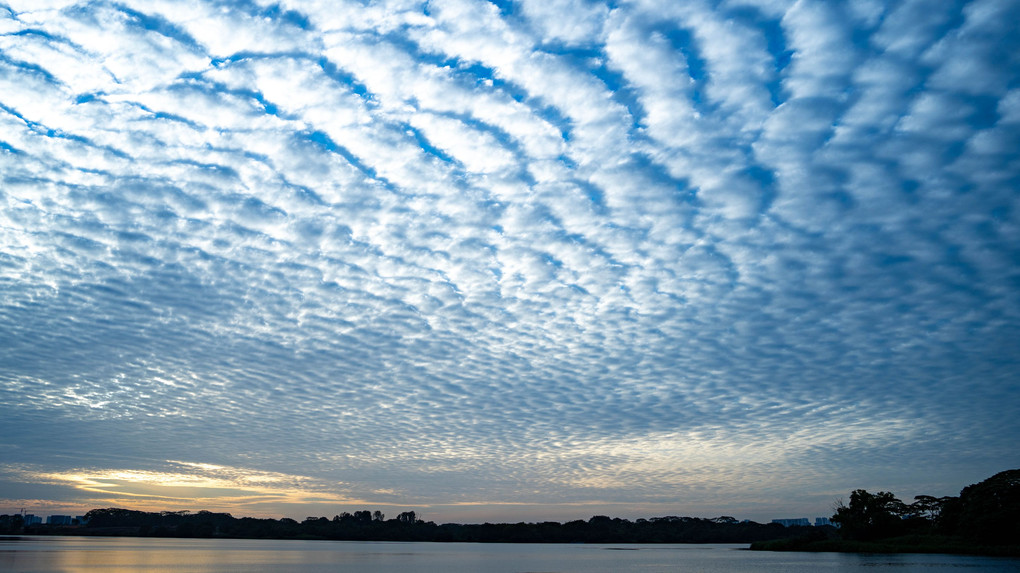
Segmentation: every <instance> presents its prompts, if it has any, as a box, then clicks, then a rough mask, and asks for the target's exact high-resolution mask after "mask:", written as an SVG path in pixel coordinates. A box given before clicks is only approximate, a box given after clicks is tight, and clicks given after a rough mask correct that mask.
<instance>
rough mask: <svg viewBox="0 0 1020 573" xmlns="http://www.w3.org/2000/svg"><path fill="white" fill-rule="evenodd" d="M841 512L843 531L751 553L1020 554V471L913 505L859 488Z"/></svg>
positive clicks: (757, 546)
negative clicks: (958, 493) (950, 494)
mask: <svg viewBox="0 0 1020 573" xmlns="http://www.w3.org/2000/svg"><path fill="white" fill-rule="evenodd" d="M835 509H836V513H835V515H833V516H832V522H833V523H834V524H836V525H837V527H838V529H833V530H829V531H822V530H817V529H816V530H812V531H809V532H806V533H804V534H800V535H795V536H791V537H787V538H786V539H780V540H771V541H759V542H754V543H752V544H751V549H753V550H760V551H839V552H852V553H958V554H971V555H993V556H1020V469H1014V470H1007V471H1004V472H999V473H997V474H995V475H994V476H992V477H990V478H988V479H986V480H984V481H982V482H980V483H976V484H973V485H970V486H967V487H965V488H963V490H962V491H961V492H960V495H959V496H946V497H933V496H930V495H919V496H916V497H915V498H914V502H913V503H910V504H907V503H904V502H902V501H900V500H899V499H897V498H896V496H894V495H893V494H892V493H890V492H887V491H880V492H878V493H869V492H868V491H866V490H863V489H858V490H854V491H853V492H852V493H851V494H850V501H849V503H843V502H842V501H839V502H837V504H836V508H835Z"/></svg>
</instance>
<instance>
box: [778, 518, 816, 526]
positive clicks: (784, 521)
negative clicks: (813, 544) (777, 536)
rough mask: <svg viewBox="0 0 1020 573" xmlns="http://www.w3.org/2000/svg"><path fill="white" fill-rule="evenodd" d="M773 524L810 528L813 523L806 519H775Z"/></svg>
mask: <svg viewBox="0 0 1020 573" xmlns="http://www.w3.org/2000/svg"><path fill="white" fill-rule="evenodd" d="M772 523H778V524H779V525H782V526H783V527H793V526H794V525H807V526H810V525H811V522H810V521H808V518H806V517H794V518H792V519H773V520H772Z"/></svg>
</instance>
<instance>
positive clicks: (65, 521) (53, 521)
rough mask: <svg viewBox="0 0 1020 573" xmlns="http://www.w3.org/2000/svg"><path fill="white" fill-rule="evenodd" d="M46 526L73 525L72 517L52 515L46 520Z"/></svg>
mask: <svg viewBox="0 0 1020 573" xmlns="http://www.w3.org/2000/svg"><path fill="white" fill-rule="evenodd" d="M46 525H71V516H70V515H51V516H49V517H47V518H46Z"/></svg>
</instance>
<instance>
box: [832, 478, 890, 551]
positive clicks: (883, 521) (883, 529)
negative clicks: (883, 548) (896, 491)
mask: <svg viewBox="0 0 1020 573" xmlns="http://www.w3.org/2000/svg"><path fill="white" fill-rule="evenodd" d="M837 503H838V505H837V506H836V514H835V515H833V516H832V521H833V522H834V523H838V524H839V525H840V535H841V536H842V537H844V538H845V539H858V540H862V541H867V540H872V539H881V538H883V537H891V536H894V535H898V534H900V533H902V532H903V530H904V528H903V524H902V520H901V517H902V516H903V515H905V514H906V512H907V506H906V505H904V503H903V502H902V501H900V500H898V499H896V496H894V495H893V494H891V493H889V492H887V491H880V492H878V493H876V494H872V493H868V492H867V491H866V490H863V489H855V490H854V491H853V492H852V493H851V494H850V503H849V505H843V503H842V501H840V502H837Z"/></svg>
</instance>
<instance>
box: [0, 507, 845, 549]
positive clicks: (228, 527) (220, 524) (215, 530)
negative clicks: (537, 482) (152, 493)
mask: <svg viewBox="0 0 1020 573" xmlns="http://www.w3.org/2000/svg"><path fill="white" fill-rule="evenodd" d="M20 519H21V516H20V515H15V516H6V515H5V516H0V534H26V535H105V536H132V537H219V538H250V539H335V540H349V541H440V542H443V541H446V542H451V541H459V542H480V543H751V542H753V541H767V540H776V539H781V538H783V537H788V536H789V535H790V534H791V533H793V534H795V535H796V534H805V533H806V532H807V531H809V530H813V529H817V528H813V527H792V528H787V527H783V526H782V525H778V524H774V523H773V524H762V523H755V522H751V521H745V522H739V521H737V520H736V519H734V518H732V517H716V518H712V519H705V518H698V517H675V516H669V517H653V518H651V519H638V520H636V521H629V520H626V519H620V518H610V517H606V516H601V515H600V516H595V517H592V518H591V519H589V520H587V521H582V520H577V521H569V522H567V523H558V522H553V521H547V522H542V523H484V524H459V523H446V524H442V525H437V524H436V523H434V522H431V521H423V520H421V519H418V517H417V515H416V514H415V512H413V511H408V512H404V513H401V514H400V515H398V516H397V517H396V518H395V519H385V516H384V515H383V514H382V513H380V512H378V511H376V512H370V511H367V510H366V511H356V512H354V513H347V512H344V513H341V514H339V515H336V516H334V517H333V518H332V519H329V518H326V517H309V518H307V519H305V520H304V521H302V522H300V523H299V522H297V521H295V520H293V519H288V518H283V519H257V518H253V517H242V518H235V517H233V516H231V515H230V514H228V513H212V512H209V511H199V512H198V513H190V512H187V511H162V512H158V513H149V512H143V511H134V510H130V509H120V508H108V509H93V510H92V511H89V512H88V513H87V514H85V519H86V523H85V524H82V525H77V526H52V525H31V526H25V525H24V524H23V523H18V522H19V521H20ZM828 529H832V528H831V527H829V528H828Z"/></svg>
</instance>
